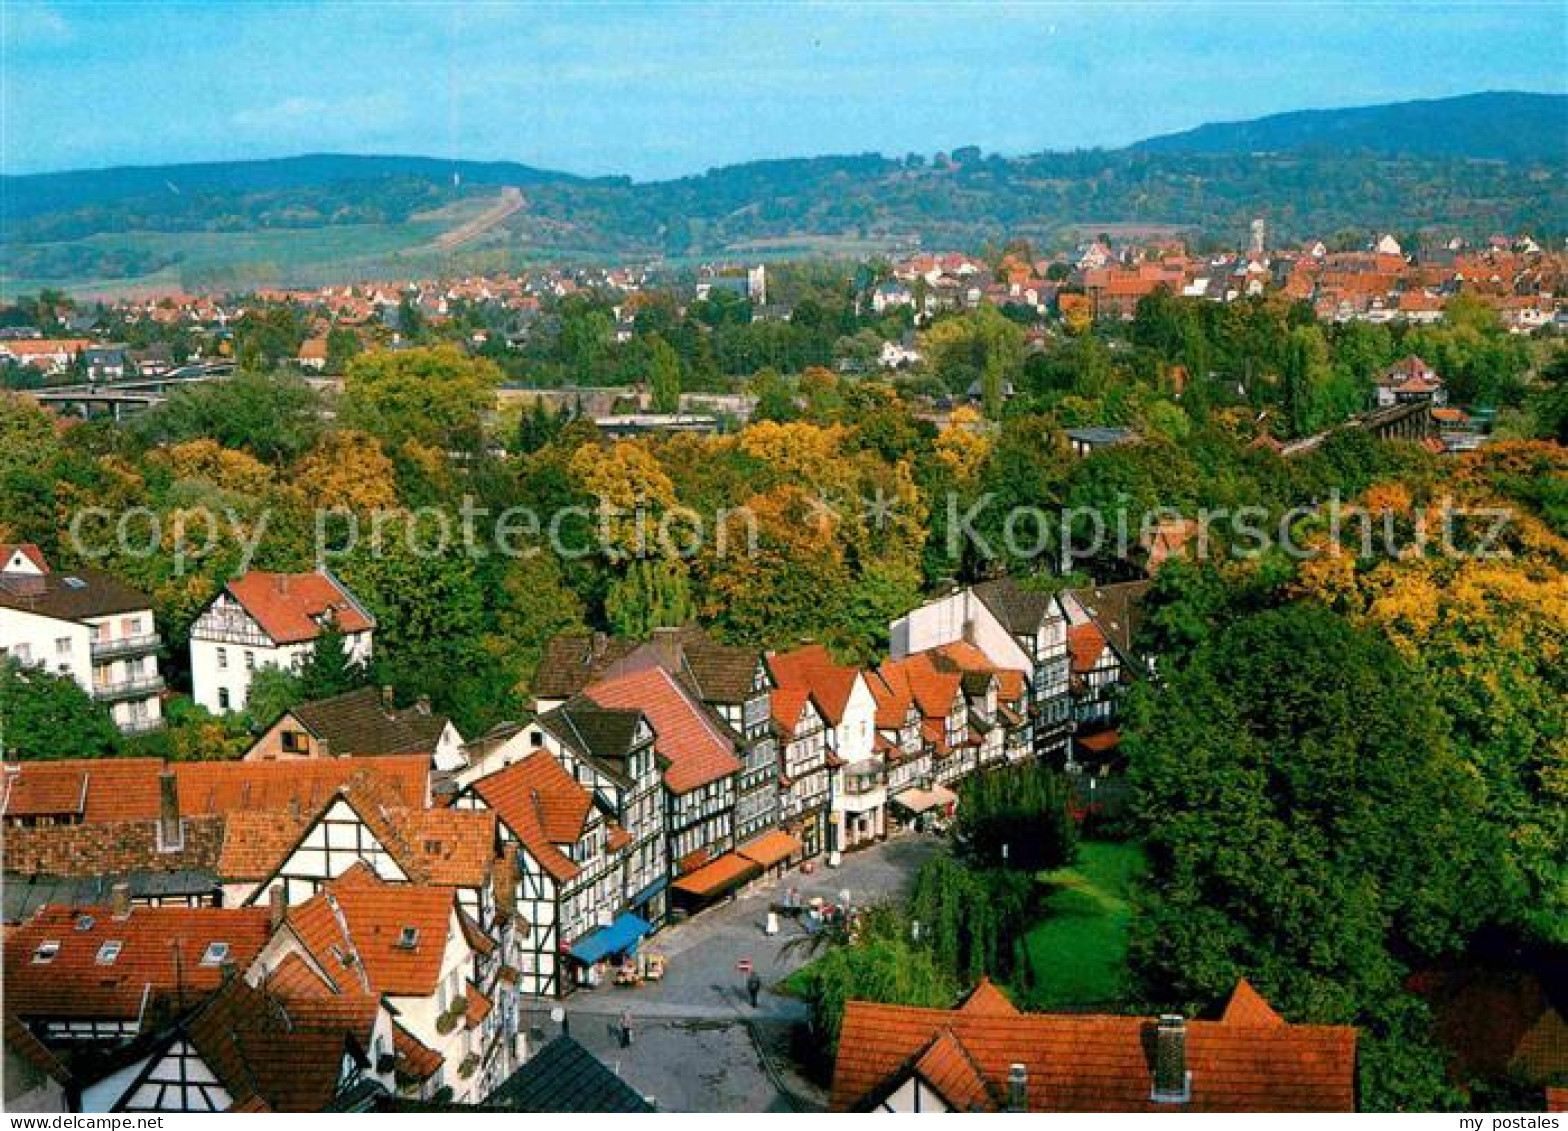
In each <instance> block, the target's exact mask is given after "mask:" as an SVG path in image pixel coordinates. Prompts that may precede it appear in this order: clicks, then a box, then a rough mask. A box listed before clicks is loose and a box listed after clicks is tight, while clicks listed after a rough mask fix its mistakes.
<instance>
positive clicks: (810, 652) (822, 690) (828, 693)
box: [765, 644, 860, 726]
mask: <svg viewBox="0 0 1568 1131" xmlns="http://www.w3.org/2000/svg"><path fill="white" fill-rule="evenodd" d="M765 662H766V663H767V665H768V671H769V672H770V673H771V674H772V676H773V678H774V680H775V681H776V682H777V684H778V690H777V691H775V692H774V695H775V696H778V695H779V694H780V693H788V695H789V698H790V699H791V701H797V702H799V703H801V704H803V703H804V700H805V696H806V695H807V694H809V695H811V696H812V697H813V698H815V699H816V701H817V706H818V708H820V709H821V711H822V714H823V717H824V718H826V719H827V722H828V725H829V726H838V724H839V723H840V722H841V721H842V720H843V718H844V709H845V708H846V707H847V706H849V696H850V693H851V692H853V691H854V689H855V681H856V680H857V679H859V678H860V669H859V668H856V667H851V666H850V665H848V664H840V663H837V662H835V661H834V659H833V657H832V656H831V655H829V654H828V650H827V649H826V648H825V647H823V646H822V645H821V644H807V645H805V646H803V647H800V648H796V649H795V650H794V651H792V652H770V653H769V654H768V655H767V657H766V660H765ZM774 717H775V718H778V714H777V712H776V711H775V716H774ZM799 717H800V707H799V706H796V707H795V709H794V713H793V714H791V715H789V720H790V725H791V726H793V725H794V720H795V719H798V718H799Z"/></svg>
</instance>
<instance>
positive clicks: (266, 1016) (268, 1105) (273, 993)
mask: <svg viewBox="0 0 1568 1131" xmlns="http://www.w3.org/2000/svg"><path fill="white" fill-rule="evenodd" d="M295 968H298V970H301V971H302V970H304V963H302V962H298V961H297V960H293V962H292V963H291V962H285V963H284V964H283V966H282V967H280V970H279V972H278V974H277V975H275V976H274V977H273V978H271V979H269V980H268V981H267V983H266V984H265V986H252V985H250V984H249V983H247V982H246V981H245V979H243V978H236V979H234V980H233V981H232V982H230V983H229V984H228V985H226V986H225V987H224V988H223V989H222V990H221V991H220V992H219V993H217V994H216V995H215V996H214V997H213V998H212V1000H211V1001H209V1002H208V1003H207V1004H206V1005H205V1006H204V1007H203V1008H202V1009H201V1010H200V1012H198V1013H197V1015H196V1016H195V1017H194V1018H193V1019H192V1020H191V1022H190V1023H189V1025H188V1026H187V1030H188V1032H189V1034H190V1039H191V1043H192V1044H193V1045H194V1046H195V1047H196V1051H197V1052H198V1053H199V1054H200V1055H201V1058H202V1060H203V1061H204V1062H205V1063H206V1064H207V1066H208V1067H209V1068H210V1069H212V1071H213V1073H214V1075H216V1076H217V1078H218V1080H219V1081H220V1082H221V1083H222V1085H223V1087H224V1089H225V1090H226V1091H227V1092H228V1093H229V1095H230V1096H231V1097H232V1098H233V1101H234V1103H233V1106H231V1107H230V1109H229V1110H231V1111H280V1112H310V1111H321V1110H323V1109H324V1108H325V1107H326V1105H327V1103H328V1102H329V1101H330V1100H331V1099H332V1097H333V1095H334V1094H335V1093H336V1091H337V1085H338V1079H339V1075H340V1073H341V1072H342V1065H343V1058H344V1056H345V1055H346V1054H349V1053H351V1052H352V1053H355V1054H357V1055H359V1056H364V1055H367V1054H368V1053H369V1051H370V1048H371V1041H372V1035H373V1033H374V1031H375V1023H376V1017H377V1015H378V1013H379V1011H380V1009H381V1003H380V999H379V998H377V997H375V996H374V995H372V994H367V993H364V992H363V991H361V990H359V989H358V988H357V987H351V988H347V989H340V990H338V991H336V992H334V991H333V990H332V989H331V988H329V987H327V986H326V985H325V984H324V983H322V982H321V981H320V979H318V978H315V977H314V976H313V975H309V974H308V973H304V974H300V975H299V976H289V974H290V971H291V970H295Z"/></svg>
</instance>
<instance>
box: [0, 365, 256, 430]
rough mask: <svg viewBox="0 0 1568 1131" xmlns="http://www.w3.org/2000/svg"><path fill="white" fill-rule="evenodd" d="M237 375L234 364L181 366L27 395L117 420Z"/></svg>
mask: <svg viewBox="0 0 1568 1131" xmlns="http://www.w3.org/2000/svg"><path fill="white" fill-rule="evenodd" d="M233 375H234V363H233V362H231V361H220V362H212V363H208V364H202V365H182V366H180V367H179V368H178V369H171V370H169V372H167V373H163V374H160V375H159V376H157V377H126V378H122V379H120V380H118V381H88V382H85V383H82V384H77V385H54V386H51V387H48V388H43V389H30V390H27V391H26V392H25V394H24V395H26V396H29V397H32V398H33V400H35V401H37V402H38V403H39V404H44V405H49V406H50V407H51V408H54V409H57V410H58V411H61V412H72V413H77V414H79V415H81V416H84V417H89V416H92V415H93V413H94V410H95V409H96V410H99V411H100V412H101V411H107V412H108V414H109V415H110V416H111V417H112V418H113V419H115V420H119V419H120V418H121V417H122V416H124V415H125V414H126V413H130V412H138V411H140V410H142V409H146V408H151V407H152V406H153V405H156V404H162V403H163V402H164V401H165V400H167V399H168V396H169V390H170V389H173V388H177V387H179V386H182V385H200V384H204V383H206V382H208V381H221V380H223V379H225V378H227V377H232V376H233Z"/></svg>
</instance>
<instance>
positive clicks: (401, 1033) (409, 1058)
mask: <svg viewBox="0 0 1568 1131" xmlns="http://www.w3.org/2000/svg"><path fill="white" fill-rule="evenodd" d="M392 1050H393V1052H394V1054H395V1055H396V1057H397V1060H396V1064H397V1071H398V1073H399V1075H402V1076H407V1077H409V1078H410V1079H413V1080H428V1079H430V1077H432V1076H434V1075H435V1074H436V1070H437V1069H439V1068H440V1067H441V1065H442V1064H443V1063H444V1062H445V1061H444V1058H443V1057H442V1056H441V1054H440V1053H438V1052H436V1050H435V1049H433V1048H431V1047H430V1046H429V1045H427V1044H425V1043H424V1042H423V1041H421V1040H420V1039H419V1038H418V1037H416V1036H414V1034H412V1033H410V1032H409V1031H408V1030H407V1029H405V1028H403V1025H402V1022H399V1021H394V1022H393V1023H392Z"/></svg>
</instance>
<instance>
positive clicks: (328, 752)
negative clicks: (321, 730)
mask: <svg viewBox="0 0 1568 1131" xmlns="http://www.w3.org/2000/svg"><path fill="white" fill-rule="evenodd" d="M316 757H318V758H330V757H332V742H331V740H330V739H325V738H318V739H316Z"/></svg>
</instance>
